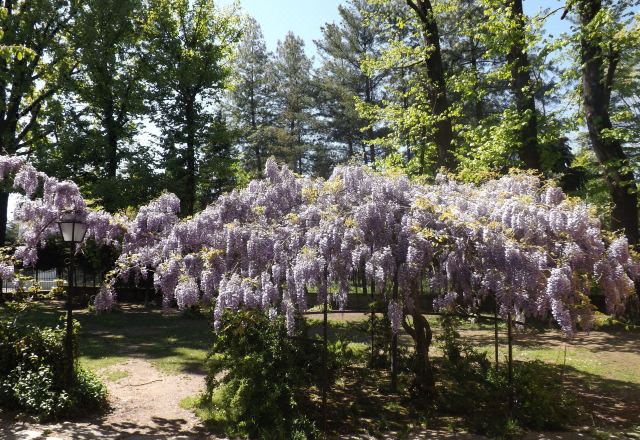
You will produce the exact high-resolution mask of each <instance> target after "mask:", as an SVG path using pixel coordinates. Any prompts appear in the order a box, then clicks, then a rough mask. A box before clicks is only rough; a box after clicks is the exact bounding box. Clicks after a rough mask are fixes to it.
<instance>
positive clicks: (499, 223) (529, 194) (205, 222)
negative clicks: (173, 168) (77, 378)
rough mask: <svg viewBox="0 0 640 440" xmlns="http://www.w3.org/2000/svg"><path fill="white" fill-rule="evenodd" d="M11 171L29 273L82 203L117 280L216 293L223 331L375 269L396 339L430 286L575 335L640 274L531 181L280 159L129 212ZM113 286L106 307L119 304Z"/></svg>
mask: <svg viewBox="0 0 640 440" xmlns="http://www.w3.org/2000/svg"><path fill="white" fill-rule="evenodd" d="M0 175H1V176H2V177H3V178H5V179H7V178H13V183H14V185H15V186H16V188H18V189H19V190H20V191H22V192H24V193H25V194H27V195H28V196H31V197H30V198H29V199H28V200H26V201H25V202H23V203H22V204H21V205H20V206H19V208H18V210H17V213H16V218H17V219H18V220H19V221H21V222H22V223H23V227H22V239H23V241H24V245H23V246H22V247H21V248H19V249H18V252H17V255H16V256H17V257H19V258H21V259H22V260H23V263H24V264H31V263H33V262H34V261H35V258H36V257H37V252H36V249H37V246H38V244H39V243H41V242H42V240H43V239H44V238H46V236H47V235H48V234H50V233H52V232H54V231H53V230H52V228H53V227H54V224H55V221H56V220H57V219H58V218H59V216H60V214H61V213H62V212H64V211H69V210H72V211H74V212H76V213H77V215H80V216H82V217H83V218H85V219H86V221H87V222H88V224H89V231H90V233H89V234H88V236H87V239H92V240H96V241H98V242H103V243H111V244H114V243H116V244H118V245H119V246H120V247H121V251H122V253H121V255H120V257H119V258H118V261H117V262H116V269H115V271H114V277H122V278H124V277H127V276H129V274H131V273H135V274H136V276H138V277H145V276H146V275H147V272H148V271H153V272H154V275H153V276H154V285H155V286H156V288H157V289H158V290H159V291H161V292H162V294H163V297H164V304H165V305H170V304H172V303H174V301H175V303H177V305H178V307H181V308H184V307H189V306H191V305H193V304H195V303H197V302H198V301H200V300H208V301H211V300H214V301H215V313H214V319H215V321H216V323H217V322H218V319H219V318H220V316H221V314H222V313H223V312H224V310H227V309H230V310H238V309H241V308H244V309H262V310H264V311H265V312H267V313H269V315H270V316H273V314H274V313H282V314H284V315H285V316H286V319H287V323H288V325H289V328H290V329H292V328H293V327H292V326H293V325H294V322H295V315H296V313H298V312H301V311H304V310H305V309H306V308H307V307H308V306H309V304H310V303H311V302H312V301H311V300H310V298H308V292H310V291H314V292H317V300H318V301H320V302H322V301H324V299H325V298H327V299H328V300H330V301H334V302H335V303H336V304H337V305H338V307H344V306H345V303H346V300H347V293H348V291H349V286H350V282H351V280H352V279H353V278H354V276H355V274H356V272H358V273H359V274H362V271H364V275H365V277H366V278H367V280H369V281H373V283H374V285H375V289H376V290H377V291H378V292H380V293H383V294H384V295H386V296H387V297H388V298H389V304H390V305H389V317H390V320H391V322H392V325H393V328H394V330H397V329H398V328H399V326H400V325H401V322H402V319H403V315H405V314H411V315H412V316H414V317H415V316H420V310H419V304H420V301H419V300H418V299H419V298H418V297H419V295H420V294H421V292H422V291H423V290H424V289H428V290H430V293H431V294H432V295H435V297H436V300H435V301H434V306H435V307H436V308H439V309H448V308H459V307H463V308H465V309H467V310H471V311H472V310H475V309H477V308H478V307H480V306H481V305H482V303H483V301H484V300H485V299H486V298H488V297H492V298H495V300H496V302H497V304H498V306H499V314H500V315H501V316H506V315H507V314H511V315H512V316H519V317H525V316H535V317H543V316H546V315H549V314H550V315H552V316H553V318H554V319H555V320H556V322H557V323H558V325H559V326H560V327H561V328H562V330H563V331H564V332H565V333H566V334H568V335H571V334H572V333H573V332H574V331H575V330H576V328H577V326H580V327H582V328H588V326H589V324H590V322H591V320H592V313H593V312H592V307H591V306H590V303H589V298H588V296H589V294H590V293H591V290H592V289H594V288H595V289H600V290H601V291H602V292H603V293H604V295H605V297H606V302H607V307H608V308H609V311H610V312H611V313H619V312H621V311H622V310H623V307H624V304H625V302H626V299H627V298H628V296H629V295H631V294H632V292H633V285H634V280H635V279H637V277H638V276H639V275H640V266H639V265H638V261H637V260H636V259H634V257H633V256H632V255H631V253H630V251H629V246H628V244H627V242H626V240H625V238H623V237H619V238H614V239H612V240H609V239H608V238H607V237H605V235H604V234H603V232H602V229H601V225H600V224H599V222H598V220H597V218H596V217H595V216H593V215H592V214H591V212H590V208H589V207H588V206H587V205H586V204H585V203H583V202H581V201H580V200H578V199H574V198H570V197H567V196H565V194H564V193H563V192H562V190H561V189H560V188H557V187H555V186H553V185H551V184H548V183H545V182H542V181H541V180H540V179H539V178H538V177H535V176H532V175H529V174H526V173H521V174H512V175H507V176H504V177H501V178H499V179H496V180H492V181H488V182H486V183H484V184H480V185H475V184H467V183H461V182H458V181H456V180H454V179H451V178H448V177H446V176H439V177H438V178H437V179H436V181H435V183H433V184H430V185H427V184H418V183H415V182H412V181H410V180H409V179H408V178H406V177H404V176H395V175H384V174H379V173H375V172H373V171H371V170H368V169H366V168H364V167H359V166H345V167H337V168H336V169H335V170H334V172H333V174H332V175H331V177H330V178H328V179H327V180H323V179H310V178H304V177H296V176H295V175H294V174H293V173H292V172H291V171H290V170H289V169H288V168H287V167H286V166H282V167H279V166H278V165H277V164H276V163H275V161H273V160H272V159H271V160H269V161H268V162H267V164H266V172H265V175H266V176H267V177H266V178H265V179H262V180H254V181H252V182H250V183H249V185H248V186H247V187H246V188H243V189H238V190H234V191H232V192H230V193H228V194H226V195H223V196H221V197H220V198H219V199H218V200H217V201H216V202H215V203H213V204H212V205H210V206H208V207H207V208H206V209H204V210H203V211H202V212H200V213H198V214H196V215H195V216H193V217H191V218H189V219H185V220H179V219H178V208H179V201H178V199H177V198H176V197H175V196H174V195H171V194H164V195H162V196H160V197H159V198H158V199H156V200H153V201H151V202H150V203H149V204H148V205H146V206H144V207H142V208H141V209H140V210H139V212H138V214H137V215H136V216H135V217H134V218H132V219H126V218H124V217H120V216H114V215H111V214H108V213H105V212H102V211H98V212H94V211H92V210H90V209H89V208H88V207H87V205H86V203H85V202H84V200H83V199H82V197H81V195H80V192H79V190H78V188H77V186H75V185H74V184H73V183H71V182H59V181H57V180H56V179H53V178H50V177H47V176H45V175H44V174H42V173H38V172H37V171H35V170H34V169H33V168H32V167H31V166H30V165H28V164H26V163H25V162H24V161H22V160H17V159H15V158H12V157H0ZM38 188H42V192H41V194H42V195H41V196H39V197H36V198H33V195H34V194H38V193H39V192H38ZM108 283H110V284H108V285H107V286H106V287H104V288H103V289H101V291H100V294H99V295H98V296H97V299H96V307H97V308H99V309H108V308H110V307H111V306H112V305H113V303H114V300H115V294H114V289H113V281H112V280H111V279H110V281H108ZM392 292H398V293H397V294H395V295H392ZM392 296H393V297H394V298H393V299H392Z"/></svg>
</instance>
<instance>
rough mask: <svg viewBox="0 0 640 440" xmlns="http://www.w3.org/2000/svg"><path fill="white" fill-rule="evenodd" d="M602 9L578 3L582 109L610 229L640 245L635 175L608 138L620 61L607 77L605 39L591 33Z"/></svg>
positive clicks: (588, 0) (585, 0)
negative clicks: (601, 171) (606, 196)
mask: <svg viewBox="0 0 640 440" xmlns="http://www.w3.org/2000/svg"><path fill="white" fill-rule="evenodd" d="M601 8H602V5H601V2H600V0H582V1H581V2H580V3H579V9H580V11H579V14H580V24H581V26H582V35H581V37H580V45H581V54H580V55H581V61H582V98H583V107H584V112H585V116H586V119H587V128H588V130H589V139H590V140H591V147H592V148H593V151H594V152H595V154H596V157H597V158H598V161H599V162H600V163H601V164H602V165H603V166H604V168H605V173H606V178H607V182H608V185H609V190H610V193H611V199H612V201H613V211H612V213H611V226H612V228H613V229H622V228H623V229H624V232H625V234H626V236H627V238H628V240H629V243H631V244H634V245H635V244H637V243H638V197H637V195H636V194H635V192H633V191H632V190H635V186H636V184H635V179H634V176H633V173H631V172H630V171H623V169H622V168H621V166H623V165H625V164H626V162H627V159H628V158H627V156H626V154H625V152H624V150H623V149H622V143H621V142H620V140H619V139H615V138H613V137H612V136H611V135H610V134H608V132H609V130H610V129H611V128H612V124H611V118H610V116H609V104H610V93H611V86H612V82H613V78H614V73H615V68H616V63H617V60H616V58H615V57H611V58H610V60H609V63H608V66H607V68H608V72H607V74H606V76H605V72H604V71H605V64H604V58H603V51H602V37H601V36H600V34H598V33H597V30H596V31H594V30H593V29H588V28H589V26H590V24H591V22H592V21H593V19H594V18H595V17H596V16H597V14H598V12H599V11H600V10H601Z"/></svg>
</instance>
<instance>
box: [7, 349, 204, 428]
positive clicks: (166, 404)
mask: <svg viewBox="0 0 640 440" xmlns="http://www.w3.org/2000/svg"><path fill="white" fill-rule="evenodd" d="M108 371H111V372H112V374H113V372H117V373H118V375H119V376H121V377H120V378H119V379H116V378H115V376H114V380H109V379H107V378H105V383H106V384H107V387H108V389H109V403H110V406H111V409H110V411H108V412H107V413H106V414H105V415H104V416H102V417H101V418H99V419H97V420H95V419H94V420H87V421H75V422H63V423H56V424H49V425H47V424H42V425H41V424H30V423H21V422H18V423H14V424H12V425H10V426H6V427H3V428H2V429H1V430H0V438H3V439H4V438H6V439H9V440H13V439H16V440H32V439H48V440H54V439H55V440H62V439H64V440H67V439H73V440H76V439H80V440H82V439H96V438H103V439H127V440H130V439H131V440H133V439H192V438H198V439H204V438H209V437H208V436H207V435H206V434H205V433H204V431H203V428H202V426H201V425H200V424H199V422H198V419H197V418H196V417H195V416H194V415H193V413H192V412H190V411H188V410H185V409H182V408H180V405H179V403H180V401H181V400H182V399H184V398H185V397H187V396H192V395H194V394H197V393H198V392H200V391H202V390H203V389H204V377H203V376H199V375H195V374H172V375H169V374H165V373H162V372H160V371H158V370H157V369H156V368H154V367H153V366H152V365H151V364H150V363H149V362H147V361H146V360H143V359H136V358H130V359H128V360H127V361H126V362H125V363H123V364H120V365H117V366H114V367H110V368H109V369H108ZM108 371H102V372H101V373H102V375H103V376H108V374H107V373H108Z"/></svg>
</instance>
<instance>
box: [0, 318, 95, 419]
mask: <svg viewBox="0 0 640 440" xmlns="http://www.w3.org/2000/svg"><path fill="white" fill-rule="evenodd" d="M64 338H65V332H64V330H62V329H60V328H55V329H50V328H40V327H34V326H26V327H20V326H17V325H16V324H15V323H14V322H6V321H4V320H3V321H2V322H0V377H1V378H2V379H0V405H1V406H2V407H3V408H4V409H9V410H12V411H19V412H24V413H27V414H32V415H34V416H37V417H38V418H40V419H52V418H56V417H60V416H68V415H73V414H85V413H88V412H91V411H95V410H99V409H102V408H104V407H105V406H106V396H107V390H106V387H105V386H104V385H103V384H102V382H101V381H100V380H99V379H98V378H97V377H96V376H95V375H93V374H92V373H91V372H89V371H87V370H84V369H82V368H80V367H76V369H75V376H74V385H73V387H72V388H71V389H67V388H66V387H65V385H64V383H63V378H64V369H65V364H64V362H65V358H66V357H65V353H64ZM74 340H75V345H76V350H77V333H76V332H74Z"/></svg>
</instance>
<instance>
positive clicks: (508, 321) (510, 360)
mask: <svg viewBox="0 0 640 440" xmlns="http://www.w3.org/2000/svg"><path fill="white" fill-rule="evenodd" d="M507 335H508V340H509V417H513V334H512V332H511V312H509V313H508V314H507Z"/></svg>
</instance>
